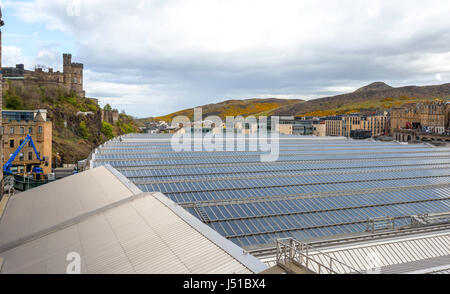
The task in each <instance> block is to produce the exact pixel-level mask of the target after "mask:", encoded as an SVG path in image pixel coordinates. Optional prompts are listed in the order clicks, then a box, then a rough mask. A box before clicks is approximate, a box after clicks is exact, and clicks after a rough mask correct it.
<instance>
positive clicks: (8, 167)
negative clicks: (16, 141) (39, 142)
mask: <svg viewBox="0 0 450 294" xmlns="http://www.w3.org/2000/svg"><path fill="white" fill-rule="evenodd" d="M28 142H30V145H31V146H32V147H33V150H34V153H36V156H37V159H38V160H39V161H40V162H43V161H44V160H42V159H41V157H40V156H39V152H37V150H36V146H35V145H34V142H33V139H32V138H31V136H30V134H28V135H27V137H26V138H25V140H23V142H22V144H20V146H19V147H18V148H17V150H16V151H15V152H14V154H13V155H11V157H10V158H9V160H8V161H7V162H6V163H5V165H4V166H3V171H4V172H6V173H11V166H12V162H13V161H14V159H15V158H16V156H17V154H19V152H20V151H21V150H22V149H23V147H24V146H25V145H26V144H27V143H28ZM32 172H33V173H37V174H42V173H43V170H42V168H40V167H33V170H32Z"/></svg>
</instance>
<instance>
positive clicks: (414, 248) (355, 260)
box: [310, 230, 450, 274]
mask: <svg viewBox="0 0 450 294" xmlns="http://www.w3.org/2000/svg"><path fill="white" fill-rule="evenodd" d="M322 253H323V254H328V255H329V256H331V257H332V258H335V259H337V260H338V261H341V262H343V263H344V264H346V265H348V266H350V267H353V268H355V269H356V270H358V271H360V272H374V273H391V274H392V273H410V272H414V271H420V272H421V273H427V272H431V271H432V269H433V268H435V267H436V266H449V267H450V231H448V230H447V231H443V232H436V233H432V234H424V235H413V236H407V237H405V236H403V237H398V238H393V239H389V240H378V241H376V242H365V243H360V244H356V245H352V246H345V247H338V248H334V249H327V248H322V249H321V253H313V252H312V253H310V254H311V258H313V259H314V260H316V261H319V262H321V263H322V264H327V263H328V261H327V260H326V257H325V256H324V255H323V254H322ZM312 264H313V266H317V265H316V264H314V263H312ZM313 270H314V269H313ZM335 270H337V271H338V272H340V273H348V270H347V269H344V268H343V267H339V266H337V269H335Z"/></svg>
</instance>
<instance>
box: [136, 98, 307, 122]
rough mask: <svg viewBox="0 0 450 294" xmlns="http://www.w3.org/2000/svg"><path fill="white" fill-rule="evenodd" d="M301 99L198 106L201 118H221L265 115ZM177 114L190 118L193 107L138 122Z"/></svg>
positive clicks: (141, 120) (225, 102) (168, 120)
mask: <svg viewBox="0 0 450 294" xmlns="http://www.w3.org/2000/svg"><path fill="white" fill-rule="evenodd" d="M302 102H303V100H300V99H277V98H267V99H256V98H255V99H245V100H227V101H224V102H220V103H216V104H208V105H203V106H199V107H200V108H202V113H203V118H206V117H208V116H210V115H217V116H219V117H220V118H222V119H225V118H226V117H227V116H238V115H242V116H244V117H246V116H249V115H266V114H267V113H269V112H271V111H274V110H276V109H278V108H280V107H283V106H290V105H297V104H300V103H302ZM178 115H184V116H187V117H189V118H190V119H192V118H193V116H194V109H192V108H189V109H184V110H181V111H177V112H174V113H171V114H168V115H165V116H160V117H155V118H147V119H140V120H139V122H144V121H148V120H153V119H154V120H157V121H159V120H163V121H166V122H170V121H172V118H174V117H175V116H178Z"/></svg>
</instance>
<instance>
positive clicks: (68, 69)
mask: <svg viewBox="0 0 450 294" xmlns="http://www.w3.org/2000/svg"><path fill="white" fill-rule="evenodd" d="M2 80H3V87H4V88H5V89H8V87H9V84H10V83H13V84H15V85H22V86H23V85H26V84H35V85H38V86H44V87H45V86H53V87H62V88H65V89H67V90H68V91H74V92H75V93H76V94H77V95H78V96H79V97H81V98H84V97H85V91H84V90H83V64H81V63H74V62H72V55H71V54H63V72H60V71H56V72H55V71H53V68H49V69H48V70H47V71H44V69H43V68H41V67H37V68H35V69H34V71H31V70H26V69H25V66H24V65H23V64H17V65H16V67H5V68H3V79H2Z"/></svg>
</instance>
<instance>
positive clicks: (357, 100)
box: [270, 82, 450, 116]
mask: <svg viewBox="0 0 450 294" xmlns="http://www.w3.org/2000/svg"><path fill="white" fill-rule="evenodd" d="M446 97H450V84H443V85H437V86H422V87H419V86H407V87H399V88H394V87H391V86H389V85H386V84H385V83H382V82H377V83H372V84H370V85H368V86H365V87H362V88H360V89H358V90H356V91H355V92H353V93H349V94H343V95H337V96H332V97H325V98H319V99H314V100H308V101H305V102H302V103H298V104H294V105H289V106H283V107H280V108H278V109H275V110H274V111H271V112H270V114H271V115H297V116H300V115H311V116H316V115H317V116H323V115H335V114H346V113H351V112H360V111H374V110H388V109H391V108H392V107H399V106H402V105H404V104H406V103H411V102H418V101H425V100H433V99H436V98H439V99H447V100H448V98H446Z"/></svg>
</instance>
